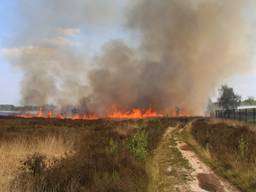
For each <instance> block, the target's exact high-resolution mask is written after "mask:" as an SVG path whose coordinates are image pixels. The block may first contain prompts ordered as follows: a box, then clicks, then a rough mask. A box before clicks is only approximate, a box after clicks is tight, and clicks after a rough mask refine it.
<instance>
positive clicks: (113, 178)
mask: <svg viewBox="0 0 256 192" xmlns="http://www.w3.org/2000/svg"><path fill="white" fill-rule="evenodd" d="M176 122H177V120H175V119H168V118H163V119H161V120H160V119H151V120H132V121H108V120H98V121H71V120H56V119H49V120H46V119H15V118H9V119H4V118H2V119H0V152H1V159H0V160H1V171H0V174H1V175H0V184H1V187H2V188H0V191H3V192H5V191H6V192H7V191H12V192H23V191H27V192H32V191H33V192H49V191H52V192H66V191H67V192H76V191H77V192H78V191H79V192H80V191H81V192H103V191H104V192H108V191H109V192H115V191H116V192H122V191H123V192H124V191H127V192H136V191H139V192H143V191H147V186H148V182H149V178H148V175H147V172H146V168H145V167H146V166H145V164H146V161H147V158H148V157H149V156H150V155H151V153H152V151H153V149H155V147H156V146H157V145H158V143H159V140H160V138H161V137H162V135H163V133H164V132H165V129H166V128H167V127H168V126H171V125H175V124H176Z"/></svg>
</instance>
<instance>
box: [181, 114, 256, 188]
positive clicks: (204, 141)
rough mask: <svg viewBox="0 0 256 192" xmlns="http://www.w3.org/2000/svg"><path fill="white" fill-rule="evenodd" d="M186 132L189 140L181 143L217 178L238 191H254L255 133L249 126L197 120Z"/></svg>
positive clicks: (213, 120) (255, 184)
mask: <svg viewBox="0 0 256 192" xmlns="http://www.w3.org/2000/svg"><path fill="white" fill-rule="evenodd" d="M189 131H190V133H191V134H192V136H193V137H190V134H186V135H185V140H186V141H187V142H188V143H189V144H190V146H192V148H194V149H195V150H196V152H198V154H199V155H200V156H201V157H202V158H203V159H204V160H205V162H207V163H208V164H209V165H211V167H212V168H213V169H214V170H215V171H216V172H217V173H218V174H220V175H221V176H223V177H225V178H226V179H228V180H229V181H231V182H232V183H233V184H235V185H236V186H237V187H239V188H240V189H241V190H242V191H245V192H255V191H256V180H255V177H256V168H255V167H256V148H255V146H256V132H255V131H254V130H253V128H252V127H251V126H250V125H246V124H242V123H238V122H235V121H222V120H216V119H201V120H196V121H194V122H193V123H192V124H191V126H190V130H189ZM198 144H199V147H198Z"/></svg>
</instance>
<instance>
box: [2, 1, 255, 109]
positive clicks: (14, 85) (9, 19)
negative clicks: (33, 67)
mask: <svg viewBox="0 0 256 192" xmlns="http://www.w3.org/2000/svg"><path fill="white" fill-rule="evenodd" d="M17 1H18V0H0V49H5V48H9V47H12V43H13V42H14V39H15V37H16V34H17V33H19V29H20V28H21V26H22V22H21V20H20V19H19V16H18V14H17ZM249 15H250V14H249ZM249 17H253V16H249ZM255 18H256V17H255ZM255 18H252V19H255ZM255 21H256V19H255ZM255 26H256V22H255ZM255 28H256V27H255ZM255 32H256V30H255ZM76 38H77V41H82V42H83V44H86V47H87V50H89V54H93V53H94V52H97V51H98V50H99V48H100V47H101V46H102V45H103V44H104V43H105V42H107V41H109V40H110V39H127V40H131V39H129V38H130V36H128V35H127V34H126V33H125V32H124V31H123V29H122V28H121V27H119V26H114V27H112V28H111V30H109V31H106V32H105V33H100V32H99V33H97V32H95V31H91V30H90V29H89V28H88V30H83V32H82V33H81V34H80V35H79V36H77V37H76ZM90 52H91V53H90ZM251 62H252V65H253V66H254V67H253V68H252V69H251V70H250V71H248V72H246V73H243V74H238V75H236V76H233V77H229V78H228V79H226V80H224V81H223V82H220V85H221V84H227V85H229V86H231V87H233V88H234V90H235V92H236V93H237V94H239V95H241V96H242V97H243V98H246V97H248V96H254V97H256V59H254V60H253V61H251ZM22 76H23V74H22V72H21V71H19V70H18V69H16V68H15V67H14V66H13V65H11V63H10V61H8V60H7V59H6V58H5V57H4V56H3V55H2V54H0V90H1V91H0V104H15V105H19V104H20V100H21V94H20V92H21V87H20V83H21V80H22ZM217 91H218V90H216V91H215V93H213V94H212V98H213V99H215V98H216V95H217Z"/></svg>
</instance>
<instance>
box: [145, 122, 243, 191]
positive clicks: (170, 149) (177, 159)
mask: <svg viewBox="0 0 256 192" xmlns="http://www.w3.org/2000/svg"><path fill="white" fill-rule="evenodd" d="M177 132H178V131H177V128H174V127H169V128H168V129H167V130H166V133H165V134H164V135H163V138H162V139H161V142H160V144H159V146H158V147H157V149H155V151H154V153H153V157H152V159H151V160H150V161H149V163H148V165H147V166H148V170H149V175H150V178H151V180H150V185H149V188H148V191H149V192H240V191H239V190H237V189H236V188H234V187H233V186H232V185H230V184H229V183H228V182H226V181H223V180H222V179H221V178H220V177H218V176H216V174H215V173H214V172H213V171H212V170H211V169H210V168H209V167H208V166H207V165H206V164H204V163H203V162H202V161H201V160H200V159H199V158H198V157H197V155H196V154H195V153H194V152H193V151H191V150H189V147H188V146H187V145H186V144H185V143H184V142H182V141H180V140H179V138H178V137H177V136H176V133H177Z"/></svg>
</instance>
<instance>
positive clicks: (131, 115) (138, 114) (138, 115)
mask: <svg viewBox="0 0 256 192" xmlns="http://www.w3.org/2000/svg"><path fill="white" fill-rule="evenodd" d="M163 116H165V115H164V114H162V113H158V112H156V111H154V110H152V109H148V110H141V109H138V108H135V109H132V110H131V111H127V112H122V111H118V110H114V111H111V112H109V113H108V114H106V115H105V116H97V115H95V114H86V115H84V114H74V115H66V116H65V115H63V114H61V113H59V112H53V111H49V112H43V110H42V109H40V110H39V111H38V112H36V113H34V114H33V113H31V112H28V113H24V114H21V115H18V117H21V118H34V117H35V118H49V119H50V118H55V119H71V120H97V119H147V118H157V117H163ZM168 116H172V117H177V116H183V117H184V116H188V113H186V112H185V111H179V113H177V111H172V112H170V113H169V115H168Z"/></svg>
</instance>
